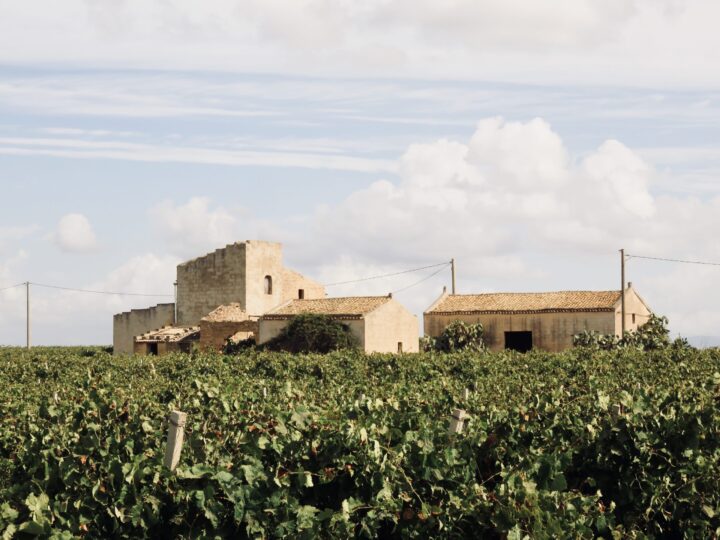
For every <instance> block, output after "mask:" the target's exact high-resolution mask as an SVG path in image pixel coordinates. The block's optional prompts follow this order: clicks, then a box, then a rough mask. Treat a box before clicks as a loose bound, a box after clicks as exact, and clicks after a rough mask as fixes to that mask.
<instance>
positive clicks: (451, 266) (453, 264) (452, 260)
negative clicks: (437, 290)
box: [450, 258, 455, 294]
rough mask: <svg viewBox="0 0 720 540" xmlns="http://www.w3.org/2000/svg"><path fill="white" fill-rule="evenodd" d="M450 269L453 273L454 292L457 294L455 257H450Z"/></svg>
mask: <svg viewBox="0 0 720 540" xmlns="http://www.w3.org/2000/svg"><path fill="white" fill-rule="evenodd" d="M450 271H451V273H452V293H453V294H455V259H454V258H452V259H450Z"/></svg>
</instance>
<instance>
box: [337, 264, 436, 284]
mask: <svg viewBox="0 0 720 540" xmlns="http://www.w3.org/2000/svg"><path fill="white" fill-rule="evenodd" d="M449 264H450V263H449V262H442V263H437V264H431V265H429V266H421V267H420V268H411V269H410V270H402V271H401V272H392V273H390V274H379V275H377V276H369V277H364V278H360V279H351V280H348V281H338V282H336V283H325V285H324V286H325V287H333V286H335V285H346V284H348V283H359V282H361V281H370V280H372V279H380V278H386V277H392V276H399V275H401V274H409V273H411V272H419V271H420V270H427V269H428V268H437V267H438V266H443V267H445V266H448V265H449Z"/></svg>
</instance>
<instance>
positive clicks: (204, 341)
mask: <svg viewBox="0 0 720 540" xmlns="http://www.w3.org/2000/svg"><path fill="white" fill-rule="evenodd" d="M257 319H258V318H257V317H251V316H250V315H248V313H247V312H246V311H245V310H243V309H242V306H240V304H239V303H232V304H226V305H222V306H219V307H218V308H216V309H214V310H212V311H211V312H210V313H209V314H208V315H206V316H205V317H203V318H202V319H200V348H201V349H214V350H218V351H220V350H222V349H223V347H224V346H225V343H226V342H227V340H228V339H231V340H232V341H241V340H244V339H248V338H251V337H255V336H256V334H257V331H258V320H257Z"/></svg>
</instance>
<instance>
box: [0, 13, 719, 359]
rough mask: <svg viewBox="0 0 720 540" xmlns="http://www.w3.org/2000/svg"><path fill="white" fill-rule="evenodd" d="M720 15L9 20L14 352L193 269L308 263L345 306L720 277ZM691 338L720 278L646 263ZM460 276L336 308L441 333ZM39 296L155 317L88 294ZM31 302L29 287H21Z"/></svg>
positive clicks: (8, 225) (3, 294) (4, 277)
mask: <svg viewBox="0 0 720 540" xmlns="http://www.w3.org/2000/svg"><path fill="white" fill-rule="evenodd" d="M718 20H720V4H718V3H716V2H712V1H711V0H652V1H651V0H547V1H545V2H542V3H531V2H524V1H520V0H451V1H448V2H437V1H434V0H413V1H412V2H411V1H410V0H369V1H367V2H355V1H350V0H332V1H330V0H293V1H290V0H262V1H260V0H257V1H256V0H245V1H231V0H206V1H204V2H202V3H197V2H191V1H189V0H142V1H141V0H118V1H116V2H96V1H91V0H65V1H64V2H62V3H58V2H53V1H50V0H24V1H23V2H17V1H10V0H0V344H7V345H19V344H23V343H24V341H25V293H26V291H25V288H24V287H12V286H14V285H17V284H19V283H23V282H25V281H31V282H33V283H37V284H39V285H33V286H32V287H31V291H30V293H31V313H32V321H33V327H32V334H33V343H35V344H61V345H64V344H109V343H111V341H112V315H113V314H114V313H118V312H121V311H124V310H128V309H130V308H133V307H146V306H148V305H154V304H156V303H159V302H166V301H172V293H173V286H172V284H173V281H174V279H175V266H176V265H177V264H178V263H179V262H181V261H183V260H187V259H189V258H193V257H196V256H199V255H202V254H204V253H207V252H209V251H212V250H214V249H215V248H218V247H222V246H224V245H225V244H227V243H230V242H234V241H242V240H245V239H264V240H272V241H279V242H282V243H283V245H284V257H285V262H286V265H287V266H289V267H291V268H293V269H295V270H298V271H300V272H302V273H304V274H306V275H308V276H309V277H313V278H315V279H317V280H319V281H321V282H322V283H335V282H340V281H346V280H353V279H360V278H364V277H367V276H374V275H378V274H385V273H394V272H400V271H404V270H408V269H414V268H419V267H426V266H430V265H435V264H439V263H443V262H447V261H449V260H450V259H451V258H455V259H456V262H457V283H458V292H460V293H479V292H490V291H548V290H568V289H581V290H606V289H617V288H619V285H620V256H619V252H618V250H619V249H621V248H624V249H625V250H626V251H627V252H628V253H629V254H631V255H642V256H648V257H659V258H669V259H683V260H697V261H706V262H718V263H720V242H718V240H717V234H718V231H719V230H720V184H718V178H720V176H719V173H720V122H719V121H718V120H720V70H718V69H717V66H718V65H720V33H718V32H717V31H716V29H715V26H716V22H717V21H718ZM626 271H627V280H629V281H632V282H633V284H634V286H635V288H636V289H637V290H638V292H639V293H640V295H641V296H642V297H643V298H644V299H645V300H646V302H647V303H648V304H649V305H650V307H651V308H652V309H653V310H654V311H655V312H656V313H659V314H663V315H666V316H667V317H668V318H669V319H670V328H671V330H672V333H673V335H676V334H681V335H684V336H718V335H720V288H718V287H717V284H718V282H720V266H713V265H689V264H680V263H671V262H661V261H655V260H651V259H642V258H638V257H631V258H630V259H629V260H628V262H627V269H626ZM449 283H450V271H449V269H448V268H446V267H437V268H429V269H425V270H420V271H417V272H410V273H404V274H400V275H397V276H394V277H392V278H387V279H379V280H369V281H362V282H360V283H357V284H349V285H342V286H332V287H328V293H329V294H330V295H335V296H340V295H354V294H387V293H388V292H394V293H395V297H396V298H398V299H399V300H400V301H401V302H402V303H404V304H405V305H406V306H407V307H408V308H409V309H411V310H412V311H413V312H414V313H416V314H418V315H419V316H421V314H422V311H423V309H425V308H426V307H428V306H429V305H430V304H431V303H432V302H433V300H434V299H435V298H436V297H437V296H438V295H439V294H440V293H441V291H442V287H443V286H446V285H449ZM41 285H52V286H56V287H67V288H76V289H87V290H93V291H105V292H124V293H127V292H132V293H139V294H147V295H157V296H125V295H117V294H94V293H80V292H74V291H68V290H62V289H56V288H49V287H44V286H41ZM5 287H12V288H7V289H6V288H5Z"/></svg>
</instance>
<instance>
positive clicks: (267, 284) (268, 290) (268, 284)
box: [265, 276, 272, 294]
mask: <svg viewBox="0 0 720 540" xmlns="http://www.w3.org/2000/svg"><path fill="white" fill-rule="evenodd" d="M265 294H272V276H265Z"/></svg>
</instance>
